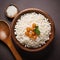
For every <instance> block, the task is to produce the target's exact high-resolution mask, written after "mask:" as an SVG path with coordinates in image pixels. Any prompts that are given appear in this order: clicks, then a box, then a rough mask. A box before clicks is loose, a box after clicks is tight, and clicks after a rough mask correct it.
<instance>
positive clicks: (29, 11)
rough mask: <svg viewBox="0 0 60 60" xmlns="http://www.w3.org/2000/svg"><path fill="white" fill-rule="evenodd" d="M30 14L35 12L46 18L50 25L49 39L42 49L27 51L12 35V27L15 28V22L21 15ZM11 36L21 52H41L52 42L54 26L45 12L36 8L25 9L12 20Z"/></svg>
mask: <svg viewBox="0 0 60 60" xmlns="http://www.w3.org/2000/svg"><path fill="white" fill-rule="evenodd" d="M31 12H36V13H40V14H42V15H44V16H45V17H46V18H48V21H49V22H50V23H51V35H50V36H49V37H50V39H49V40H48V41H47V42H46V44H45V45H43V46H42V47H40V48H35V49H29V48H27V47H24V46H23V45H21V44H20V43H19V42H18V40H17V39H16V38H15V34H14V27H15V24H16V21H17V20H18V18H19V17H20V16H21V15H23V14H26V13H31ZM11 35H12V38H13V40H14V42H15V43H16V44H17V45H18V46H19V48H21V49H22V50H24V51H28V52H38V51H41V50H43V49H44V48H46V47H47V46H48V45H49V44H50V43H51V42H52V40H53V38H54V35H55V25H54V21H53V20H52V18H51V17H50V16H49V15H48V13H46V12H45V11H43V10H41V9H38V8H27V9H24V10H22V11H20V12H19V13H18V14H17V15H16V17H15V18H14V19H13V21H12V23H11Z"/></svg>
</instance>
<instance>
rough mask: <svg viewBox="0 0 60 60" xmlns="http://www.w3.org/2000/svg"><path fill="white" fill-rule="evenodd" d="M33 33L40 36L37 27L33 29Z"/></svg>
mask: <svg viewBox="0 0 60 60" xmlns="http://www.w3.org/2000/svg"><path fill="white" fill-rule="evenodd" d="M34 32H35V33H36V34H37V35H40V31H39V27H38V26H36V27H35V29H34Z"/></svg>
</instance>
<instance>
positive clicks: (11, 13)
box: [6, 4, 18, 18]
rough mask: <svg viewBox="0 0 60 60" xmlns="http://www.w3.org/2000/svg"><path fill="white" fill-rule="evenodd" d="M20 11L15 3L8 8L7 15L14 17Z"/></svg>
mask: <svg viewBox="0 0 60 60" xmlns="http://www.w3.org/2000/svg"><path fill="white" fill-rule="evenodd" d="M17 13H18V9H17V7H16V6H15V5H12V4H11V5H9V6H8V7H7V9H6V15H7V17H9V18H14V17H15V16H16V14H17Z"/></svg>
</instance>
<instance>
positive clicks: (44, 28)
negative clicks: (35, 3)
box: [14, 12, 51, 48]
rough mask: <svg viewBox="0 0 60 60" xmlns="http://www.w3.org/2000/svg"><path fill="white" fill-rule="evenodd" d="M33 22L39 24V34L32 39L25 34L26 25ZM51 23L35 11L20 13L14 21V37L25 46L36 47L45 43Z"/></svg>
mask: <svg viewBox="0 0 60 60" xmlns="http://www.w3.org/2000/svg"><path fill="white" fill-rule="evenodd" d="M33 23H36V24H37V25H38V26H39V31H40V35H39V36H38V37H37V39H36V40H32V39H31V38H29V37H28V36H26V35H25V31H26V27H30V26H31V25H32V24H33ZM50 24H51V23H50V22H49V21H48V19H47V18H46V17H45V16H44V15H42V14H40V13H39V14H37V13H35V12H32V13H26V14H24V15H22V16H21V17H20V18H19V19H18V20H17V22H16V25H15V28H14V31H15V32H14V33H15V35H16V39H17V40H18V41H19V42H20V43H21V44H22V45H24V46H25V47H28V48H37V47H41V46H42V45H44V44H46V41H48V40H49V36H50V34H51V25H50Z"/></svg>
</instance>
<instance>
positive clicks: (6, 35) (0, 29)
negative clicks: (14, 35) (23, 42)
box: [0, 21, 22, 60]
mask: <svg viewBox="0 0 60 60" xmlns="http://www.w3.org/2000/svg"><path fill="white" fill-rule="evenodd" d="M0 40H1V41H3V42H4V43H5V44H6V45H7V46H8V47H9V49H10V50H11V52H12V53H13V55H14V57H15V58H16V60H22V58H21V56H20V54H19V53H18V52H17V50H16V49H15V47H14V45H13V43H12V40H11V31H10V27H9V26H8V24H7V23H6V22H5V21H0Z"/></svg>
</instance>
